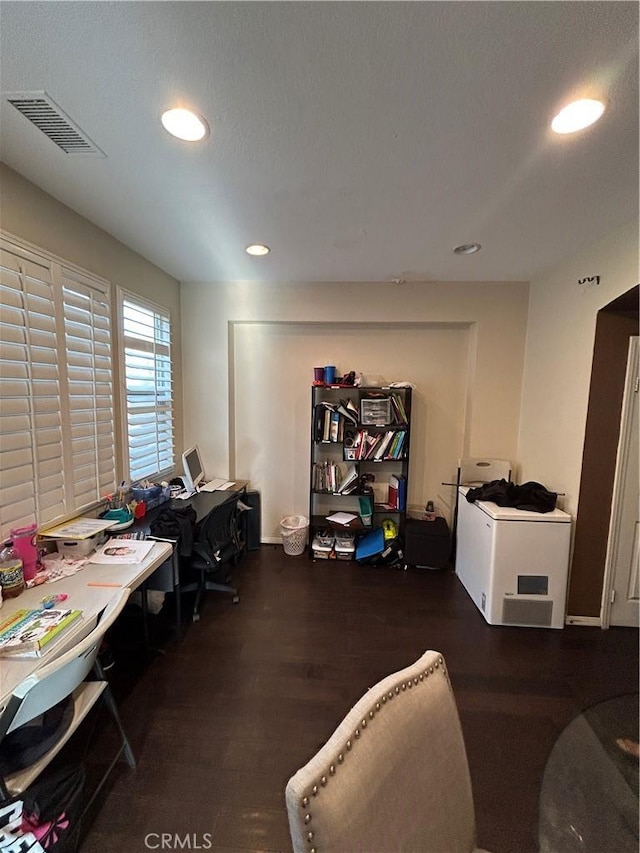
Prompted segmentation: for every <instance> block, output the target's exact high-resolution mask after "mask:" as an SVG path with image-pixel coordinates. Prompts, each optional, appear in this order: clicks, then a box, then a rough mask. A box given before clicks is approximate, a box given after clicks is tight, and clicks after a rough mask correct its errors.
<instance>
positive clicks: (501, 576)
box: [456, 487, 571, 628]
mask: <svg viewBox="0 0 640 853" xmlns="http://www.w3.org/2000/svg"><path fill="white" fill-rule="evenodd" d="M467 491H468V489H467V488H466V487H461V488H460V494H459V502H458V523H457V543H456V574H457V575H458V577H459V578H460V581H461V582H462V584H463V586H464V587H465V589H466V590H467V592H468V593H469V595H470V596H471V598H472V599H473V601H474V603H475V605H476V607H477V608H478V610H480V612H481V613H482V615H483V616H484V618H485V619H486V620H487V622H488V623H489V624H490V625H521V626H525V625H526V626H532V627H533V626H535V627H546V628H562V627H563V626H564V617H565V603H566V592H567V577H568V568H569V545H570V539H571V516H570V515H568V513H566V512H563V511H562V510H559V509H555V510H553V511H552V512H548V513H538V512H529V511H527V510H519V509H514V508H512V507H500V506H498V505H497V504H495V503H492V502H490V501H476V502H475V503H469V502H468V501H467V499H466V493H467Z"/></svg>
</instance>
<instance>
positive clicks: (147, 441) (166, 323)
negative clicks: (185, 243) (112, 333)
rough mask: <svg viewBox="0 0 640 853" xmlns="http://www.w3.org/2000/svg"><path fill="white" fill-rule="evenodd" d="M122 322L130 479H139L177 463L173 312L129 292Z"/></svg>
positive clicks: (123, 304) (124, 299) (167, 468)
mask: <svg viewBox="0 0 640 853" xmlns="http://www.w3.org/2000/svg"><path fill="white" fill-rule="evenodd" d="M122 324H123V342H124V363H125V386H126V414H127V441H128V449H129V453H128V457H129V477H130V478H131V480H132V481H136V480H143V479H147V478H153V477H155V476H156V475H158V474H160V473H162V472H165V471H169V470H170V469H172V468H173V464H174V438H173V383H172V372H171V316H170V314H169V312H168V311H167V310H166V309H163V308H160V307H158V306H155V305H152V304H151V303H150V302H147V301H146V300H141V299H138V298H136V297H133V296H132V295H131V294H126V295H123V298H122Z"/></svg>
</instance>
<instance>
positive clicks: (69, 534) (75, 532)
mask: <svg viewBox="0 0 640 853" xmlns="http://www.w3.org/2000/svg"><path fill="white" fill-rule="evenodd" d="M114 524H116V522H115V521H114V520H113V518H72V519H71V521H65V522H64V524H59V525H58V526H57V527H52V528H51V529H50V530H41V531H40V535H41V536H51V537H53V538H55V539H90V538H91V537H92V536H94V535H95V534H96V533H100V531H101V530H106V529H107V528H108V527H113V525H114Z"/></svg>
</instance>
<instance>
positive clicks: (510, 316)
mask: <svg viewBox="0 0 640 853" xmlns="http://www.w3.org/2000/svg"><path fill="white" fill-rule="evenodd" d="M527 301H528V285H527V284H526V283H523V282H510V283H507V282H505V283H467V282H464V283H461V282H454V283H440V282H436V283H432V282H425V283H411V284H404V285H393V284H385V283H379V282H376V283H369V284H367V283H350V284H322V283H318V284H311V285H308V284H300V285H296V284H258V283H253V282H251V283H249V282H238V283H225V284H202V283H198V284H187V285H183V287H182V318H183V363H184V388H183V390H184V416H185V420H184V430H185V441H186V443H188V444H191V443H193V442H195V443H197V444H198V445H199V446H200V449H201V451H202V455H203V457H204V462H205V466H206V468H207V469H208V472H210V473H211V474H213V475H216V476H227V475H229V476H238V477H240V476H245V475H246V476H248V477H249V479H250V480H251V479H252V475H253V474H254V472H252V471H250V470H242V471H240V470H236V467H235V466H236V449H235V448H236V443H237V441H238V435H237V428H236V424H235V415H236V411H238V412H240V413H241V416H242V421H243V425H244V424H245V423H246V422H249V424H250V427H251V429H253V430H255V435H256V436H259V441H260V447H261V449H262V450H263V451H264V449H265V448H266V451H265V452H267V453H268V454H269V455H271V456H272V457H273V458H274V459H276V458H277V457H278V455H279V454H281V453H282V452H283V451H282V445H283V442H282V441H281V438H282V436H281V430H280V427H279V426H278V425H277V423H276V424H275V425H274V424H273V423H271V420H270V419H271V417H272V415H271V410H270V409H268V408H267V404H266V402H265V399H266V398H265V395H259V394H256V393H255V391H253V392H250V393H249V394H248V395H245V396H242V395H243V393H244V392H243V390H242V387H240V383H239V382H236V375H235V369H236V368H235V361H236V359H240V360H241V361H242V360H244V361H245V362H248V363H250V359H251V357H253V358H258V357H259V355H256V353H253V354H252V355H250V354H247V353H244V354H243V355H240V354H238V353H236V351H235V348H236V346H237V341H236V337H237V336H238V334H240V335H244V338H245V341H246V335H245V334H244V333H245V331H246V329H244V328H243V330H242V331H241V327H243V326H244V325H245V324H252V323H258V324H269V323H277V324H281V325H282V327H283V328H285V327H287V326H288V327H289V328H290V329H293V328H294V327H296V326H299V325H300V324H306V323H311V324H320V325H321V326H324V327H331V325H332V324H348V325H349V326H350V327H351V331H350V332H349V334H348V335H347V336H346V337H345V336H344V335H343V334H342V332H344V331H345V329H344V327H342V328H341V332H340V334H339V335H337V336H336V338H335V342H334V344H335V345H334V344H332V337H331V336H330V335H329V337H328V338H327V337H326V336H325V337H324V338H318V339H317V343H316V345H315V346H316V350H315V352H314V350H313V346H311V347H305V348H304V353H305V358H306V359H307V360H308V363H301V361H300V359H301V353H302V352H303V350H301V349H300V347H299V345H298V343H295V342H293V340H292V343H291V346H290V347H289V348H287V346H286V344H285V345H284V347H283V348H282V349H279V352H280V353H281V358H280V361H281V364H280V365H279V368H278V370H277V371H274V372H276V374H277V375H276V377H274V381H273V384H272V386H271V388H270V390H271V396H270V398H269V399H270V400H277V401H281V400H282V401H283V403H284V402H285V401H287V400H289V396H290V395H289V392H288V391H287V392H285V391H283V387H284V386H283V383H286V382H287V381H292V382H293V383H294V384H295V386H296V389H297V390H296V393H298V392H299V393H301V395H302V396H301V397H300V401H299V403H298V405H300V406H302V407H304V409H305V411H306V410H307V409H308V407H309V405H310V404H309V402H308V401H309V386H310V384H311V380H312V368H313V367H314V366H315V365H316V364H325V363H327V360H328V359H329V360H330V363H336V364H337V366H338V368H339V370H341V371H347V370H351V369H354V370H357V371H362V372H363V373H365V374H368V373H385V374H386V371H383V370H380V369H378V368H377V367H374V366H372V364H370V363H369V364H368V363H364V362H363V361H362V356H364V358H365V359H366V360H369V361H373V355H372V353H373V351H374V348H373V344H372V338H371V335H375V330H371V329H369V330H368V331H367V337H366V339H365V340H366V343H365V345H364V348H363V349H361V350H360V351H359V349H358V334H360V333H362V332H363V331H365V330H366V328H367V327H370V326H371V324H383V325H386V326H392V327H394V329H395V330H396V332H398V333H399V334H402V331H403V329H404V330H406V331H407V332H411V334H412V335H414V334H418V335H423V336H424V337H425V344H424V346H425V347H426V348H427V350H429V351H430V352H432V353H433V358H435V359H438V357H439V355H438V354H440V356H441V357H442V361H443V362H445V361H447V358H446V356H444V355H442V353H444V352H445V350H439V349H438V348H437V347H436V349H432V346H433V343H432V342H433V341H435V338H436V336H437V335H442V333H443V332H447V331H450V332H451V333H452V334H453V330H452V329H451V327H452V326H453V327H454V328H455V329H457V334H460V335H462V338H463V339H464V343H462V342H461V346H462V347H465V348H466V359H467V362H466V365H465V372H466V376H465V384H464V387H462V388H460V387H458V386H457V387H458V390H457V392H456V393H458V394H463V395H464V398H465V399H464V403H463V404H460V403H455V404H452V407H453V408H452V410H455V411H456V413H457V414H456V418H457V421H456V423H453V424H451V426H450V428H451V431H452V433H453V434H455V435H456V436H457V437H458V438H457V441H458V447H457V448H456V450H455V452H453V451H452V449H451V448H447V450H446V453H447V454H448V458H446V459H445V458H439V459H438V463H437V464H438V469H437V471H438V473H437V474H436V473H435V471H434V472H433V474H432V473H431V472H430V473H429V474H421V475H420V477H419V479H418V481H417V483H414V484H413V486H414V488H415V489H416V491H415V492H414V499H416V500H417V499H422V498H425V499H426V498H428V497H430V496H431V497H433V496H432V494H431V490H432V489H433V487H434V486H435V484H436V482H439V481H440V473H441V471H442V470H448V472H449V476H451V475H452V474H453V472H454V471H455V466H456V463H457V458H458V456H460V455H468V456H483V455H487V456H498V457H506V458H511V459H516V450H517V433H518V424H519V409H520V397H521V379H522V368H523V357H524V340H525V330H526V316H527ZM418 327H421V328H419V329H418ZM318 328H319V327H318ZM336 328H337V326H336ZM461 330H464V331H463V332H462V331H461ZM430 334H431V339H430V337H429V336H430ZM447 340H449V338H447ZM461 340H462V339H461ZM426 341H429V343H426ZM281 344H282V341H279V344H278V345H279V347H280V346H281ZM241 345H242V344H241ZM244 345H245V346H249V343H248V342H245V344H244ZM332 346H334V348H333V349H332ZM335 346H337V347H338V349H336V348H335ZM423 349H424V347H423ZM445 349H446V348H445ZM403 361H404V357H403ZM377 364H379V362H377ZM438 367H439V368H440V370H441V371H442V373H443V374H444V376H447V375H450V376H451V377H454V376H455V375H456V372H459V371H458V369H457V368H455V369H454V368H453V367H452V365H451V364H445V363H442V364H438ZM391 368H392V371H393V373H392V375H387V378H389V379H399V378H400V379H402V378H409V379H411V376H408V377H407V376H406V375H403V373H406V372H407V371H410V370H411V369H412V368H411V365H410V363H409V364H406V365H404V364H403V363H400V362H399V361H393V362H392V363H391ZM243 369H246V368H243ZM424 375H425V374H424V373H422V374H421V376H419V377H418V379H419V380H420V381H423V377H424ZM289 376H291V377H292V378H291V380H289V379H288V377H289ZM420 381H419V382H418V384H420ZM456 381H457V380H456ZM417 393H418V394H421V393H422V395H423V397H424V398H425V401H427V400H429V399H431V402H430V404H429V405H430V407H431V411H433V406H434V405H436V406H437V405H438V404H439V403H438V401H437V399H436V398H435V397H433V396H432V397H431V398H429V394H430V393H431V392H430V389H429V388H428V387H426V388H425V387H423V388H418V392H417ZM454 396H455V394H454ZM302 401H304V402H302ZM301 411H302V409H301ZM425 411H428V408H427V405H426V402H425ZM304 417H305V421H304V424H303V428H301V433H302V432H303V431H304V433H305V434H304V435H302V437H301V441H302V442H304V445H302V444H300V445H296V446H295V447H292V448H290V449H288V450H285V452H288V453H290V454H291V457H292V458H290V459H289V460H288V461H287V467H289V468H290V469H293V470H295V471H297V472H300V473H299V477H302V478H304V483H305V485H304V489H305V492H306V488H307V482H308V475H309V443H308V441H309V436H308V426H307V424H308V420H307V418H308V415H306V414H305V416H304ZM301 423H302V421H301ZM243 435H244V433H242V435H241V438H242V440H244V438H243ZM425 453H426V451H425V450H424V449H421V448H420V447H419V446H416V443H415V441H414V442H413V444H412V465H413V466H415V468H416V470H417V471H418V472H423V471H426V470H427V468H428V467H429V466H428V462H427V461H426V456H425ZM245 457H246V454H245V456H243V460H244V458H245ZM243 464H244V462H243ZM274 464H275V463H274ZM260 466H263V462H262V461H261V463H260ZM255 476H256V478H259V479H260V480H263V479H264V477H265V476H266V475H265V471H264V468H263V467H259V468H258V467H256V471H255ZM430 476H431V477H432V479H431V480H429V477H430ZM299 488H300V486H299V485H298V489H299ZM287 489H288V491H287V492H286V493H284V494H282V495H281V496H280V497H279V498H278V500H279V501H280V503H279V504H278V505H275V504H274V503H270V505H269V506H263V517H264V518H269V519H274V518H279V517H282V516H283V515H286V514H288V513H290V512H292V511H296V512H298V511H301V510H303V509H304V507H302V508H301V507H298V506H295V505H294V502H295V501H298V502H299V501H300V500H301V497H300V495H301V492H300V491H296V489H295V488H294V482H293V481H292V482H290V484H289V485H288V486H287ZM418 489H420V491H417V490H418Z"/></svg>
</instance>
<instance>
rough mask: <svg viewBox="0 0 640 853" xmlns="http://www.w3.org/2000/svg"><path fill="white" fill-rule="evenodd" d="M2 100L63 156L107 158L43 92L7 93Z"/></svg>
mask: <svg viewBox="0 0 640 853" xmlns="http://www.w3.org/2000/svg"><path fill="white" fill-rule="evenodd" d="M4 97H5V98H6V100H7V101H9V103H10V104H13V106H14V107H15V108H16V109H17V110H18V112H21V113H22V115H23V116H24V117H25V118H28V119H29V121H30V122H31V123H32V124H35V126H36V127H37V128H38V129H39V130H41V131H42V132H43V133H44V135H45V136H48V137H49V139H50V140H51V141H52V142H55V144H56V145H57V146H58V148H62V150H63V151H64V152H65V154H83V155H85V156H91V157H106V154H105V153H104V152H103V151H101V150H100V149H99V148H98V146H97V145H96V144H95V143H94V142H92V140H91V139H89V137H88V136H87V134H86V133H84V131H82V130H80V128H79V127H78V125H77V124H74V122H72V121H71V119H70V118H69V116H68V115H67V114H66V113H65V112H64V110H61V109H60V107H59V106H58V105H57V104H56V102H55V101H54V100H53V98H51V97H50V96H49V95H47V93H46V92H9V93H7V94H6V95H5V96H4Z"/></svg>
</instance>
